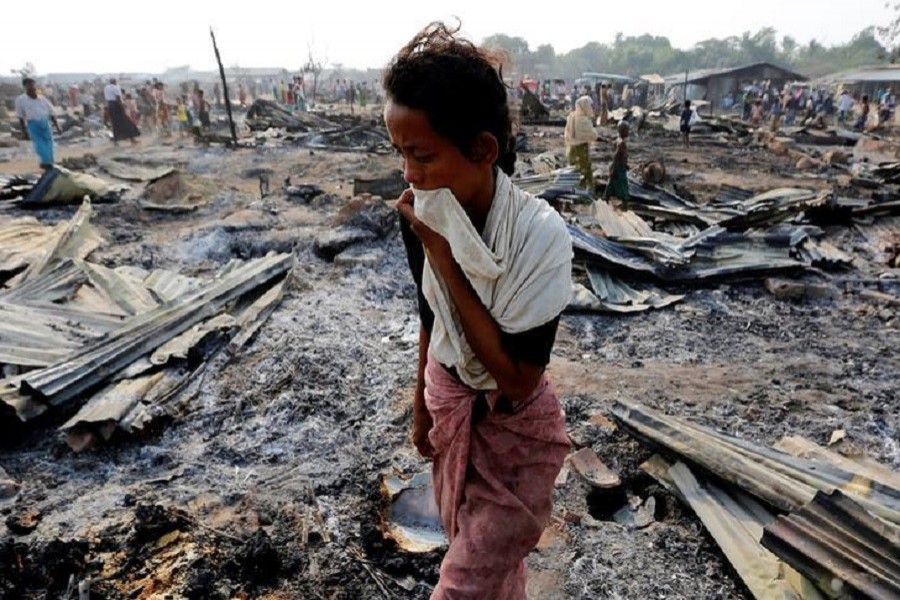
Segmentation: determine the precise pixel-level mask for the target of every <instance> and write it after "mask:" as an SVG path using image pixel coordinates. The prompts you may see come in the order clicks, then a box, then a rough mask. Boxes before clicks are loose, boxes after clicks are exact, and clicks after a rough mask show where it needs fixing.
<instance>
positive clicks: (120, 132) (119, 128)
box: [103, 78, 141, 145]
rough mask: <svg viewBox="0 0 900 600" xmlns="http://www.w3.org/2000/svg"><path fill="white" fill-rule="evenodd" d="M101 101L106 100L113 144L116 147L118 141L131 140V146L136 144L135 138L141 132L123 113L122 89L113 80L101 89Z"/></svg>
mask: <svg viewBox="0 0 900 600" xmlns="http://www.w3.org/2000/svg"><path fill="white" fill-rule="evenodd" d="M103 99H104V100H106V108H107V111H108V114H109V121H110V124H111V125H112V130H113V143H114V144H116V145H118V144H119V140H131V143H132V144H136V143H137V139H136V138H137V137H138V136H139V135H141V132H140V130H139V129H138V128H137V125H136V124H135V123H134V121H132V120H131V119H130V118H129V117H128V114H127V113H126V112H125V103H124V102H123V98H122V88H120V87H119V86H118V85H117V84H116V80H115V78H112V79H110V80H109V83H108V84H107V85H106V87H104V88H103Z"/></svg>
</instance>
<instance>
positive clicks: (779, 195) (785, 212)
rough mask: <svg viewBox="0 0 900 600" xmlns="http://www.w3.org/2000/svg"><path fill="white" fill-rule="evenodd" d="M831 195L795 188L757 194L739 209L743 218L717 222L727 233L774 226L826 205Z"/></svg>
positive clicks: (734, 217) (735, 217)
mask: <svg viewBox="0 0 900 600" xmlns="http://www.w3.org/2000/svg"><path fill="white" fill-rule="evenodd" d="M830 196H831V194H830V193H828V192H825V193H820V192H812V191H810V190H803V189H795V188H779V189H775V190H770V191H768V192H765V193H763V194H758V195H756V196H753V197H752V198H749V199H748V200H745V201H744V202H741V203H740V204H739V205H736V206H735V208H737V209H739V210H740V211H741V212H743V214H741V215H736V216H733V217H729V218H727V219H724V220H722V221H719V222H718V225H719V226H721V227H724V228H726V229H732V230H738V231H742V230H745V229H749V228H751V227H759V226H761V225H767V224H773V223H777V222H780V221H783V220H784V219H786V218H787V217H789V216H791V215H794V214H797V213H800V212H803V211H804V210H807V209H809V208H814V207H817V206H822V205H824V204H825V203H826V202H827V201H828V198H829V197H830Z"/></svg>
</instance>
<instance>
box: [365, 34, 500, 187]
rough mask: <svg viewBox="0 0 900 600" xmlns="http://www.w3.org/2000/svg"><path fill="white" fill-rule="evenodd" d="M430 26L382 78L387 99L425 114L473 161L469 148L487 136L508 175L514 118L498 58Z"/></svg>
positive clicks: (415, 39)
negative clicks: (494, 144) (487, 134)
mask: <svg viewBox="0 0 900 600" xmlns="http://www.w3.org/2000/svg"><path fill="white" fill-rule="evenodd" d="M458 31H459V26H457V27H456V29H451V28H449V27H447V26H446V25H445V24H444V23H441V22H437V21H436V22H434V23H431V24H430V25H428V26H427V27H426V28H425V29H423V30H422V31H420V32H419V33H417V34H416V36H415V37H414V38H413V39H412V40H410V42H409V43H408V44H407V45H406V46H404V47H403V48H402V49H401V50H400V52H398V53H397V55H396V56H395V57H394V58H393V59H392V60H391V62H390V64H389V65H388V68H387V70H386V71H385V73H384V77H383V78H382V82H381V83H382V86H383V87H384V91H385V93H386V94H387V95H388V97H389V98H390V99H391V100H392V101H394V102H396V103H397V104H401V105H403V106H405V107H407V108H412V109H414V110H421V111H423V112H424V113H425V114H427V115H428V121H429V123H430V124H431V127H432V128H433V129H434V130H435V131H436V132H437V133H438V134H440V135H442V136H444V137H445V138H447V139H449V140H450V141H451V142H452V143H453V145H454V146H456V147H457V148H459V150H460V151H461V152H462V153H463V154H464V155H465V156H468V157H470V158H474V156H473V154H472V152H473V145H474V143H475V141H476V139H477V138H478V136H479V135H480V134H481V133H483V132H488V133H490V134H491V135H493V136H494V137H495V138H497V143H498V145H499V149H500V153H499V156H498V158H497V162H496V164H497V166H498V167H500V169H501V170H502V171H503V172H504V173H506V174H508V175H511V174H512V173H513V170H514V169H515V164H516V150H515V139H514V138H513V135H512V119H511V117H510V114H509V105H508V104H507V97H506V93H507V88H506V85H505V84H504V83H503V73H502V68H501V63H502V58H503V57H502V55H501V54H499V53H493V52H490V51H488V50H485V49H482V48H478V47H477V46H475V45H474V44H472V43H471V42H470V41H468V40H465V39H462V38H458V37H456V33H457V32H458Z"/></svg>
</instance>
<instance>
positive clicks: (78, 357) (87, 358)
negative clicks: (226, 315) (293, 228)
mask: <svg viewBox="0 0 900 600" xmlns="http://www.w3.org/2000/svg"><path fill="white" fill-rule="evenodd" d="M292 266H293V256H292V255H289V254H282V255H275V256H267V257H265V258H261V259H258V260H255V261H252V262H250V263H247V264H246V265H243V266H241V267H238V268H236V269H234V270H233V271H232V272H231V273H230V274H229V275H228V276H227V277H225V278H224V279H221V280H216V281H213V282H212V283H210V284H208V285H207V286H205V287H204V288H202V289H201V290H199V291H198V292H196V293H195V294H193V295H191V296H190V297H188V298H186V299H185V300H184V301H183V302H180V303H178V304H174V305H162V306H160V307H158V308H156V309H154V310H152V311H150V312H148V313H145V314H142V315H138V316H136V317H134V318H133V319H131V320H130V321H128V322H127V323H126V324H125V325H123V326H122V327H120V328H119V329H117V330H116V331H114V332H111V333H110V334H109V335H108V336H106V337H105V338H103V339H102V340H98V341H97V342H95V343H91V344H88V345H87V346H85V347H84V348H82V349H80V350H79V351H77V352H76V353H75V354H74V355H72V356H71V357H69V358H68V360H66V361H63V362H60V363H56V364H54V365H51V366H49V367H47V368H45V369H42V370H40V371H36V372H33V373H29V374H27V376H26V377H25V378H24V380H23V381H22V388H23V390H24V391H25V392H26V393H28V394H29V395H32V396H37V397H38V398H40V399H41V400H42V401H43V402H45V403H49V404H52V405H55V406H56V405H61V404H64V403H66V402H68V401H70V400H72V399H73V398H76V397H78V396H79V395H80V394H82V393H83V392H85V391H86V390H89V389H92V388H94V387H96V386H97V385H98V384H99V383H100V382H101V381H102V380H103V379H105V378H108V377H110V376H112V375H113V374H115V373H117V372H118V371H120V370H122V369H123V368H125V367H126V366H128V365H129V364H131V363H132V362H133V361H135V360H137V359H138V358H140V357H141V356H143V355H145V354H147V353H148V352H151V351H152V350H154V349H155V348H157V347H159V346H160V345H161V344H162V343H164V342H165V341H167V340H169V339H171V338H173V337H175V336H177V335H179V334H180V333H182V332H184V331H186V330H188V329H189V328H191V327H192V326H194V325H195V324H197V323H199V322H200V321H203V320H205V319H208V318H210V317H212V316H213V315H215V314H216V313H217V312H219V310H221V308H222V307H223V306H224V305H225V304H226V303H228V302H230V301H231V300H234V299H235V298H238V297H240V296H242V295H243V294H245V293H247V292H249V291H250V290H253V289H255V288H256V287H258V286H260V285H264V284H266V283H267V282H270V281H272V280H274V279H278V278H280V277H283V276H284V275H285V274H286V273H287V272H288V271H289V270H290V269H291V267H292Z"/></svg>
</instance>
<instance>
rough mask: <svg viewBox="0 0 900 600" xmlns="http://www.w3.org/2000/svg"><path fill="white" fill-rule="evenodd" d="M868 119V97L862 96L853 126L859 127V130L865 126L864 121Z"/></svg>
mask: <svg viewBox="0 0 900 600" xmlns="http://www.w3.org/2000/svg"><path fill="white" fill-rule="evenodd" d="M868 120H869V97H868V96H863V97H862V102H861V103H860V110H859V118H858V119H857V120H856V124H855V125H854V128H856V129H859V130H860V131H862V130H864V129H865V128H866V123H867V122H868Z"/></svg>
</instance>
